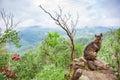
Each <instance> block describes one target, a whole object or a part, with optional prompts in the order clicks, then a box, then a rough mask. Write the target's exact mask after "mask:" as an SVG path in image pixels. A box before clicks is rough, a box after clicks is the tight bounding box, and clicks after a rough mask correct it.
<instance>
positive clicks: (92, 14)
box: [0, 0, 120, 28]
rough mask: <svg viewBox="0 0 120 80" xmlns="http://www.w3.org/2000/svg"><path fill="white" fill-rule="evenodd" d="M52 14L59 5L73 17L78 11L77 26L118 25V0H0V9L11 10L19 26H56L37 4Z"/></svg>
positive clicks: (119, 20) (119, 6)
mask: <svg viewBox="0 0 120 80" xmlns="http://www.w3.org/2000/svg"><path fill="white" fill-rule="evenodd" d="M40 4H41V5H42V6H43V7H44V8H45V9H46V10H48V11H49V12H51V13H52V14H54V12H55V11H56V10H58V5H59V6H61V8H62V9H63V11H64V13H67V12H70V13H71V14H72V16H73V17H74V18H76V13H79V23H78V27H81V26H119V25H120V23H119V22H120V15H119V13H120V11H119V9H120V5H119V0H111V1H109V0H13V1H10V0H0V9H2V8H5V9H6V10H7V11H8V12H13V14H14V15H15V19H16V21H19V20H20V21H21V23H20V25H19V27H25V26H31V25H40V26H43V27H51V28H52V27H57V25H56V24H55V23H54V21H53V20H52V19H51V18H50V17H49V16H48V15H47V14H45V13H44V12H43V11H42V10H41V9H40V8H39V5H40Z"/></svg>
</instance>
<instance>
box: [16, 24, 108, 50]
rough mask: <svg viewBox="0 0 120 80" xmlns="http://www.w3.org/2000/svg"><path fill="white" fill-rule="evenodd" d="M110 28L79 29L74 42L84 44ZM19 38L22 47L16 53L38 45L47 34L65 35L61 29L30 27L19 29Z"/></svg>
mask: <svg viewBox="0 0 120 80" xmlns="http://www.w3.org/2000/svg"><path fill="white" fill-rule="evenodd" d="M109 30H110V28H108V27H101V26H99V27H92V28H89V27H86V28H80V29H77V30H76V36H75V40H76V42H82V43H83V44H85V41H87V40H88V39H89V38H91V37H93V36H94V35H95V34H99V33H105V32H107V31H109ZM19 31H20V34H21V35H22V36H21V39H20V44H21V45H22V47H21V48H20V49H19V50H16V51H25V50H28V49H30V48H32V47H34V46H36V45H38V44H40V41H42V40H44V39H45V38H46V37H47V32H55V31H57V32H58V33H59V34H60V35H61V36H64V37H65V38H66V36H67V35H66V33H65V32H64V31H63V30H62V29H61V28H58V29H54V28H42V27H40V26H31V27H26V28H22V29H19Z"/></svg>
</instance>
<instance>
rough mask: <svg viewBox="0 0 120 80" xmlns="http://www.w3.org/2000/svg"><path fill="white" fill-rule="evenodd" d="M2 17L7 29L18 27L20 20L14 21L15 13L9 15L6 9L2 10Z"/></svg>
mask: <svg viewBox="0 0 120 80" xmlns="http://www.w3.org/2000/svg"><path fill="white" fill-rule="evenodd" d="M1 17H2V20H3V22H4V24H5V30H11V29H13V27H16V26H17V25H18V24H19V22H18V23H14V21H13V18H14V16H13V14H9V15H7V14H6V11H5V10H4V9H3V10H2V11H1Z"/></svg>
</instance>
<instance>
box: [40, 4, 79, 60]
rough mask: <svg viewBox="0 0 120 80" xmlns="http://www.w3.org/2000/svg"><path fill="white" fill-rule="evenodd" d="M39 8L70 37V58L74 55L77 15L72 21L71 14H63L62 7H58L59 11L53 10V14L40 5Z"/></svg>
mask: <svg viewBox="0 0 120 80" xmlns="http://www.w3.org/2000/svg"><path fill="white" fill-rule="evenodd" d="M40 8H41V9H42V10H43V11H44V12H45V13H47V14H48V15H49V16H50V17H51V18H52V19H53V20H54V21H55V23H56V24H57V25H58V26H59V27H61V28H62V29H63V30H64V31H65V32H66V33H67V36H68V37H69V39H70V43H71V44H70V48H71V60H73V59H74V57H75V44H74V36H75V33H76V26H77V23H78V19H79V16H78V15H77V19H76V21H73V19H72V17H71V14H70V13H67V14H63V11H62V9H61V8H60V7H59V8H58V9H59V12H57V11H56V12H55V16H53V14H51V13H50V12H49V11H47V10H45V9H44V8H43V7H42V6H41V5H40Z"/></svg>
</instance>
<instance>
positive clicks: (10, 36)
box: [0, 29, 20, 47]
mask: <svg viewBox="0 0 120 80" xmlns="http://www.w3.org/2000/svg"><path fill="white" fill-rule="evenodd" d="M19 39H20V38H19V34H18V32H17V31H16V30H11V29H9V30H8V29H7V30H5V31H4V33H2V34H1V35H0V44H3V43H4V44H7V43H13V44H15V45H16V47H20V45H19ZM4 46H5V45H4Z"/></svg>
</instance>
